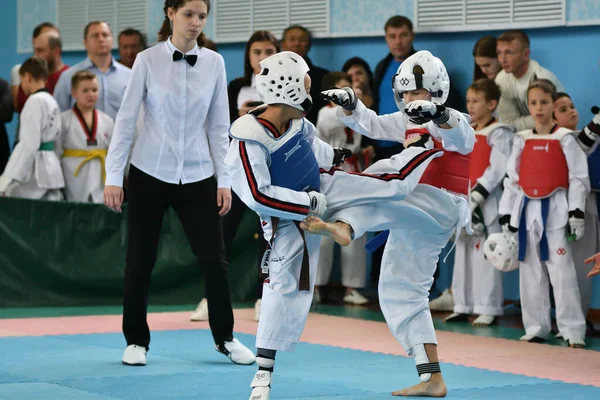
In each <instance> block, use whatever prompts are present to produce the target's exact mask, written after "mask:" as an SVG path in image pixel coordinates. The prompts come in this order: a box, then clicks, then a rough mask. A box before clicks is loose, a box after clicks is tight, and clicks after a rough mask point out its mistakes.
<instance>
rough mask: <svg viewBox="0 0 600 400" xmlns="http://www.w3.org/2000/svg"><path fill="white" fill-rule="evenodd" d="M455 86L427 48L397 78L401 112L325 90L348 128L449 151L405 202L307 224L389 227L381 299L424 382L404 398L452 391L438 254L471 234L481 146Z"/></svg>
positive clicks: (357, 232) (356, 229)
mask: <svg viewBox="0 0 600 400" xmlns="http://www.w3.org/2000/svg"><path fill="white" fill-rule="evenodd" d="M449 88H450V79H449V77H448V73H447V71H446V67H445V66H444V63H443V62H442V61H441V60H440V59H439V58H437V57H434V56H433V55H432V54H431V53H430V52H428V51H424V50H423V51H419V52H416V53H415V54H413V55H412V56H410V57H409V58H407V59H406V60H404V62H403V63H402V65H401V66H400V67H399V68H398V71H397V74H396V75H395V76H394V79H393V81H392V90H393V92H394V99H395V101H396V104H397V106H398V109H399V112H396V113H393V114H387V115H382V116H378V115H377V114H376V113H375V112H373V111H372V110H369V109H367V108H366V107H365V105H364V104H362V102H360V101H359V100H358V99H357V97H356V95H355V94H354V92H353V90H352V89H350V88H343V89H333V90H327V91H325V92H323V95H324V96H325V97H326V98H327V99H329V100H331V101H333V102H334V103H336V104H339V105H341V106H342V108H343V110H342V109H340V110H339V111H340V112H339V113H338V116H339V117H340V119H341V120H342V121H343V122H344V123H345V124H346V125H348V126H349V127H350V128H352V129H353V130H355V131H357V132H359V133H361V134H363V135H365V136H367V137H370V138H373V139H381V140H394V141H397V142H400V143H403V144H404V147H405V150H404V151H403V152H402V153H400V154H404V152H406V151H409V150H411V149H412V148H414V146H424V147H426V148H427V147H428V148H431V147H433V148H434V149H441V150H444V154H443V156H442V157H439V158H436V159H435V160H433V161H432V163H431V165H430V166H429V168H428V169H427V170H426V171H425V173H424V174H423V176H422V178H421V180H420V182H419V183H420V184H419V185H417V187H416V188H415V189H414V190H413V191H412V192H411V193H410V194H409V195H408V196H406V198H405V199H403V200H399V201H398V202H397V203H398V204H394V203H393V202H387V203H384V204H381V205H379V204H366V205H360V206H356V207H352V208H348V209H344V210H340V211H339V212H337V213H336V214H335V215H333V216H331V217H330V219H331V220H335V221H336V222H335V223H333V224H332V223H329V224H328V223H323V222H319V221H315V220H314V218H313V219H312V221H309V223H308V224H307V226H308V228H307V229H308V231H309V232H314V233H323V232H325V234H327V232H328V231H330V230H333V231H335V229H334V228H333V226H335V225H337V227H338V230H340V229H343V230H345V231H346V232H347V230H348V227H350V228H349V229H350V230H351V231H353V237H355V238H358V237H360V236H361V235H363V234H364V232H367V231H383V230H386V229H389V233H388V235H389V238H388V239H387V243H386V245H385V250H384V253H383V259H382V262H381V275H380V278H379V302H380V305H381V310H382V312H383V314H384V316H385V319H386V321H387V323H388V326H389V328H390V330H391V331H392V334H393V335H394V336H395V337H396V339H397V340H398V341H399V342H400V344H401V345H402V347H403V348H404V349H405V351H406V352H407V354H408V355H410V356H412V357H414V358H415V362H416V365H417V373H418V375H419V378H420V381H421V383H419V384H417V385H415V386H412V387H410V388H407V389H403V390H400V391H397V392H394V394H395V395H401V396H435V397H440V396H445V395H446V393H447V388H446V385H445V383H444V380H443V378H442V374H441V370H440V366H439V362H438V356H437V338H436V335H435V330H434V327H433V320H432V318H431V312H430V309H429V304H428V298H429V289H430V288H431V285H432V284H433V274H434V272H435V269H436V266H437V261H438V258H439V255H440V253H441V251H442V249H443V248H444V247H445V246H446V244H447V242H448V240H449V239H450V237H451V236H452V234H453V233H454V232H456V231H458V230H460V228H462V227H467V231H468V233H469V234H470V233H471V230H470V216H471V213H470V210H469V202H468V194H469V172H470V153H471V151H472V150H473V146H474V143H475V133H474V131H473V128H472V127H471V126H470V118H469V116H468V115H466V114H463V113H461V112H459V111H456V110H452V109H450V108H447V107H445V106H444V105H443V103H444V102H445V101H446V100H447V98H448V93H449ZM394 157H397V155H396V156H394ZM394 214H395V216H396V217H395V219H393V218H392V217H393V216H394ZM313 222H314V223H313ZM311 225H312V226H311ZM340 226H342V227H340ZM344 226H345V227H344ZM385 234H386V233H385V232H384V233H382V234H381V235H380V236H377V237H376V238H375V239H373V241H372V242H370V243H369V244H368V246H369V247H370V248H371V250H372V249H373V248H376V247H378V246H379V245H381V244H383V242H384V240H381V238H382V237H385ZM334 236H342V237H343V238H347V237H348V235H347V234H346V235H340V234H339V233H337V234H336V235H334ZM336 241H337V240H336ZM343 241H344V240H341V241H338V243H340V244H343V243H342V242H343ZM371 243H375V244H374V245H372V246H371Z"/></svg>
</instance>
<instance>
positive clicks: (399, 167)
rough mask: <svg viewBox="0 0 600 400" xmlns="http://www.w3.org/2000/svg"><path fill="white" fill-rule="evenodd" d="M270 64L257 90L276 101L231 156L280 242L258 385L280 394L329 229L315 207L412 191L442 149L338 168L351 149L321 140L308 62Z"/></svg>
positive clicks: (249, 126) (242, 122)
mask: <svg viewBox="0 0 600 400" xmlns="http://www.w3.org/2000/svg"><path fill="white" fill-rule="evenodd" d="M260 65H261V68H262V70H261V73H260V74H259V75H257V76H256V83H257V90H258V92H259V94H260V96H261V98H262V99H263V102H264V103H265V104H266V106H263V107H261V108H260V109H259V110H255V111H254V112H253V113H251V114H248V115H245V116H243V117H241V118H239V119H237V120H236V121H235V122H234V123H233V124H232V126H231V128H230V135H231V137H232V138H233V139H232V141H231V144H230V147H229V152H228V155H227V165H228V168H229V172H230V176H231V182H232V189H233V190H234V191H235V192H236V194H237V195H238V196H239V197H240V199H241V200H242V201H243V202H244V203H246V204H247V205H248V207H249V208H250V209H252V210H254V211H255V212H256V213H257V214H258V215H259V216H260V218H261V221H262V226H263V232H264V236H265V239H266V240H267V241H268V242H269V244H270V246H269V249H268V250H267V251H266V253H265V256H264V258H263V266H264V268H265V269H268V274H269V276H268V279H266V280H265V283H264V289H263V298H262V304H261V317H260V320H259V323H258V330H257V335H256V347H257V357H256V362H257V364H258V366H259V371H258V372H257V373H256V375H255V377H254V379H253V381H252V383H251V387H252V394H251V396H250V398H251V399H252V400H267V399H269V398H270V390H271V377H272V373H273V367H274V364H275V355H276V352H277V351H278V350H281V351H294V349H295V346H296V343H297V342H298V341H299V339H300V335H301V333H302V331H303V329H304V325H305V323H306V318H307V316H308V312H309V309H310V305H311V302H312V298H313V288H314V284H315V279H316V270H317V265H318V260H319V248H320V241H321V237H320V236H318V235H313V234H310V233H306V232H304V231H303V230H302V229H301V227H300V225H301V221H303V220H305V219H306V218H307V216H309V215H318V216H321V217H323V218H325V219H327V218H328V215H329V214H331V213H333V212H335V211H336V210H339V209H341V208H344V207H350V206H353V205H359V204H364V203H374V202H375V203H377V204H384V203H386V202H388V201H393V200H394V199H403V198H404V197H406V195H407V194H408V193H410V192H411V191H412V190H413V189H414V188H415V186H416V185H417V183H418V181H419V179H420V177H421V175H422V174H423V171H424V170H425V169H426V168H427V166H428V165H429V163H430V161H431V160H432V159H434V158H436V157H439V156H441V152H439V151H436V150H427V149H425V148H422V147H415V148H411V149H408V150H407V151H405V152H403V153H402V154H401V155H398V156H396V157H394V158H393V159H390V160H382V161H380V162H378V163H376V164H374V165H373V166H371V167H370V168H369V169H367V170H366V171H365V173H363V174H348V173H346V172H344V171H342V170H340V169H336V168H331V167H332V165H338V164H341V163H342V162H343V161H344V158H345V156H347V155H348V152H346V151H344V150H342V149H333V148H332V147H331V146H329V145H328V144H326V143H325V142H323V141H321V140H320V139H318V138H317V137H316V136H315V133H316V128H315V127H314V125H312V123H310V122H309V121H308V120H306V119H305V118H304V117H305V115H306V113H307V112H308V110H309V109H310V107H311V105H312V100H311V98H310V95H309V94H308V93H309V91H310V78H309V76H308V74H307V73H308V70H309V67H308V65H307V64H306V62H305V61H304V60H303V59H302V57H300V56H298V55H297V54H295V53H293V52H281V53H278V54H275V55H273V56H271V57H269V58H267V59H265V60H263V61H261V63H260ZM320 167H324V168H326V169H321V170H320ZM396 218H397V217H396Z"/></svg>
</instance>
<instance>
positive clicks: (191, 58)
mask: <svg viewBox="0 0 600 400" xmlns="http://www.w3.org/2000/svg"><path fill="white" fill-rule="evenodd" d="M179 60H185V61H187V63H188V64H190V65H191V66H192V67H193V66H194V65H195V64H196V61H197V60H198V56H197V55H195V54H183V53H182V52H180V51H179V50H175V52H173V61H179Z"/></svg>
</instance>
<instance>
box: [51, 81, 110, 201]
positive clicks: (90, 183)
mask: <svg viewBox="0 0 600 400" xmlns="http://www.w3.org/2000/svg"><path fill="white" fill-rule="evenodd" d="M71 96H73V98H74V99H75V101H76V102H75V105H74V106H73V108H71V109H70V110H67V111H65V112H63V113H62V114H61V115H60V118H61V121H62V123H61V126H62V129H61V135H60V138H59V140H57V150H56V153H57V154H58V155H59V156H61V155H62V159H61V164H62V168H63V172H64V175H65V197H66V200H67V201H74V202H80V203H88V202H89V203H102V202H104V181H105V179H106V172H105V159H106V154H107V152H108V145H109V143H110V138H111V135H112V130H113V126H114V121H113V119H112V118H111V117H109V116H108V114H105V113H104V112H102V111H100V110H97V109H96V108H95V104H96V100H97V99H98V80H97V78H96V75H94V73H93V72H90V71H88V70H83V71H78V72H76V73H75V74H74V75H73V77H72V78H71Z"/></svg>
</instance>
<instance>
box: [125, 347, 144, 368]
mask: <svg viewBox="0 0 600 400" xmlns="http://www.w3.org/2000/svg"><path fill="white" fill-rule="evenodd" d="M123 364H125V365H146V348H145V347H142V346H138V345H135V344H132V345H129V346H127V348H126V349H125V352H124V353H123Z"/></svg>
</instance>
